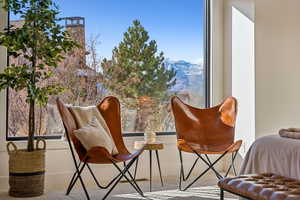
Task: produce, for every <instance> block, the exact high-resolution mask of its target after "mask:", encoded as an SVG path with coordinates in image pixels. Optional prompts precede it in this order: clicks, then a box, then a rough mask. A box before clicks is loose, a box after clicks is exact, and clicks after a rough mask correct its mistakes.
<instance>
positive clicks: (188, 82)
mask: <svg viewBox="0 0 300 200" xmlns="http://www.w3.org/2000/svg"><path fill="white" fill-rule="evenodd" d="M165 65H166V67H167V68H168V69H174V70H175V71H176V85H174V86H173V87H172V88H171V89H170V90H171V91H176V92H177V91H187V92H192V93H202V92H203V90H204V80H205V79H204V68H203V65H200V64H193V63H190V62H187V61H184V60H178V61H172V60H170V59H166V61H165Z"/></svg>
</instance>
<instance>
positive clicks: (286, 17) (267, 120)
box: [255, 0, 300, 137]
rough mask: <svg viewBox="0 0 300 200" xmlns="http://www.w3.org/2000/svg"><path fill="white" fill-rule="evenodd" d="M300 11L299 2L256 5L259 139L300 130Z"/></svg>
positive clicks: (261, 1) (272, 0) (267, 1)
mask: <svg viewBox="0 0 300 200" xmlns="http://www.w3.org/2000/svg"><path fill="white" fill-rule="evenodd" d="M299 8H300V1H299V0H284V1H282V0H257V1H256V12H255V19H256V21H255V35H256V40H255V46H256V47H255V51H256V75H255V76H256V137H261V136H264V135H268V134H276V133H277V132H278V130H279V129H280V128H284V127H300V92H299V88H300V87H299V86H300V12H299Z"/></svg>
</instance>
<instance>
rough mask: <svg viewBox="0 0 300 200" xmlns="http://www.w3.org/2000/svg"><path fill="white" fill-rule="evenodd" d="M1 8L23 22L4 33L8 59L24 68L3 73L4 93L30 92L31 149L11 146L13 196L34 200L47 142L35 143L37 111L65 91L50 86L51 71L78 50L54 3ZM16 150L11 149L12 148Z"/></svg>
mask: <svg viewBox="0 0 300 200" xmlns="http://www.w3.org/2000/svg"><path fill="white" fill-rule="evenodd" d="M0 3H2V5H4V7H3V9H6V10H7V11H8V10H9V12H10V13H12V14H14V15H17V16H19V17H20V18H21V19H22V20H23V21H24V23H23V25H22V26H20V27H7V28H5V30H1V32H0V45H1V46H4V47H6V48H7V52H8V55H9V56H13V57H15V58H20V57H22V59H23V60H25V62H24V63H23V64H22V65H15V64H12V65H9V66H6V68H5V70H4V72H1V73H0V90H4V89H7V88H11V89H13V90H15V91H16V92H18V91H24V90H25V91H26V94H27V98H26V103H27V104H28V105H29V112H28V127H29V129H28V143H27V149H20V150H18V149H17V146H16V145H15V144H14V143H11V142H10V143H8V145H7V149H8V153H9V184H10V189H9V195H11V196H15V197H33V196H39V195H42V194H43V192H44V173H45V141H43V143H44V147H42V148H39V143H40V142H39V140H38V141H37V142H36V145H34V140H35V137H34V136H35V109H36V106H37V105H39V106H45V105H47V102H48V98H49V96H50V95H56V94H58V93H60V92H62V91H63V89H62V88H61V87H60V85H58V84H53V83H51V82H50V83H49V82H47V80H48V79H50V78H51V76H52V70H51V69H53V68H56V67H57V65H58V63H59V62H61V61H62V60H63V59H64V57H63V54H65V53H66V52H68V51H70V50H71V49H72V48H73V47H75V46H77V44H76V43H75V42H73V41H72V40H71V39H70V37H69V36H68V34H67V32H66V31H65V30H64V27H62V26H61V25H59V22H58V20H59V19H58V18H57V15H58V14H59V11H58V7H57V6H56V5H55V4H54V3H53V1H52V0H2V2H1V0H0ZM12 147H13V148H12Z"/></svg>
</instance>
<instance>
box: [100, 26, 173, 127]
mask: <svg viewBox="0 0 300 200" xmlns="http://www.w3.org/2000/svg"><path fill="white" fill-rule="evenodd" d="M164 60H165V58H164V54H163V52H158V49H157V43H156V41H155V40H150V41H149V35H148V32H147V31H146V30H145V28H144V27H143V26H142V25H141V23H140V22H139V21H138V20H134V21H133V26H131V27H129V28H128V30H127V32H125V33H124V38H123V41H122V42H120V44H119V45H118V46H117V47H115V48H114V49H113V52H112V59H111V60H107V59H104V60H103V62H102V68H103V78H104V87H106V88H107V89H108V90H110V91H111V92H113V93H114V94H115V95H117V96H118V97H119V98H121V100H122V101H123V102H125V103H127V105H130V106H135V107H136V109H137V111H138V117H137V122H136V128H135V129H136V130H135V131H144V129H145V126H146V125H145V122H141V120H142V121H145V120H144V119H143V114H141V113H144V112H143V110H145V107H147V106H148V107H149V104H153V105H154V104H158V103H159V102H162V101H165V100H166V99H167V98H168V92H167V90H168V89H169V88H171V87H172V86H173V85H175V84H176V79H175V76H176V72H175V71H174V70H173V69H170V70H169V69H167V68H166V66H165V63H164Z"/></svg>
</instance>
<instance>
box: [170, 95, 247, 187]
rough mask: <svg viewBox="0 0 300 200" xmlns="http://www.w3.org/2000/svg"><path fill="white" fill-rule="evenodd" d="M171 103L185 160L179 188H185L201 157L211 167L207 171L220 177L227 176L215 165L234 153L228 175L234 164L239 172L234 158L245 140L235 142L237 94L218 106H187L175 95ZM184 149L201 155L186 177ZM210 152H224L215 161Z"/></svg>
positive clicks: (179, 147)
mask: <svg viewBox="0 0 300 200" xmlns="http://www.w3.org/2000/svg"><path fill="white" fill-rule="evenodd" d="M171 105H172V111H173V115H174V119H175V128H176V135H177V147H178V150H179V156H180V162H181V169H180V177H181V178H180V182H179V189H181V181H182V180H183V181H186V180H187V179H188V178H189V176H190V174H191V171H192V170H193V169H194V167H195V165H196V162H197V161H198V159H199V158H200V159H201V160H202V161H203V162H204V163H205V164H206V165H207V166H208V167H209V168H208V169H207V170H206V171H205V172H207V171H208V170H209V169H211V170H213V171H214V172H215V174H216V176H217V178H219V179H220V178H223V176H222V175H221V174H220V173H219V172H217V170H216V169H215V168H214V165H215V164H216V163H217V162H218V161H219V160H220V159H221V158H222V157H223V156H225V155H226V154H227V153H232V163H231V165H230V168H229V169H228V171H227V173H226V175H225V176H227V175H228V173H229V171H230V169H231V168H232V167H233V169H234V173H236V171H235V168H234V160H235V158H236V155H237V152H238V150H239V149H240V147H241V145H242V141H241V140H239V141H236V142H234V136H235V122H236V117H237V100H236V99H235V98H234V97H229V98H227V99H225V100H224V101H223V102H222V103H221V104H219V105H217V106H214V107H211V108H206V109H200V108H196V107H193V106H190V105H187V104H186V103H184V102H183V101H181V100H180V99H179V98H178V97H173V98H172V99H171ZM181 152H187V153H194V154H196V155H197V156H198V158H197V160H196V161H195V163H194V165H193V167H192V168H191V170H190V172H189V173H188V176H187V177H185V176H184V168H183V164H182V162H183V161H182V153H181ZM207 154H221V156H220V157H219V158H218V159H217V160H216V161H215V162H212V161H211V160H210V158H209V157H208V156H207ZM202 155H204V156H205V157H202ZM205 158H206V159H205ZM204 174H205V173H203V174H201V175H200V176H199V177H197V178H196V179H195V181H193V182H192V183H191V184H190V185H188V186H187V187H186V188H185V189H184V190H186V189H188V188H189V187H190V186H191V185H192V184H193V183H195V182H196V180H198V179H199V178H200V177H201V176H202V175H204Z"/></svg>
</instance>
